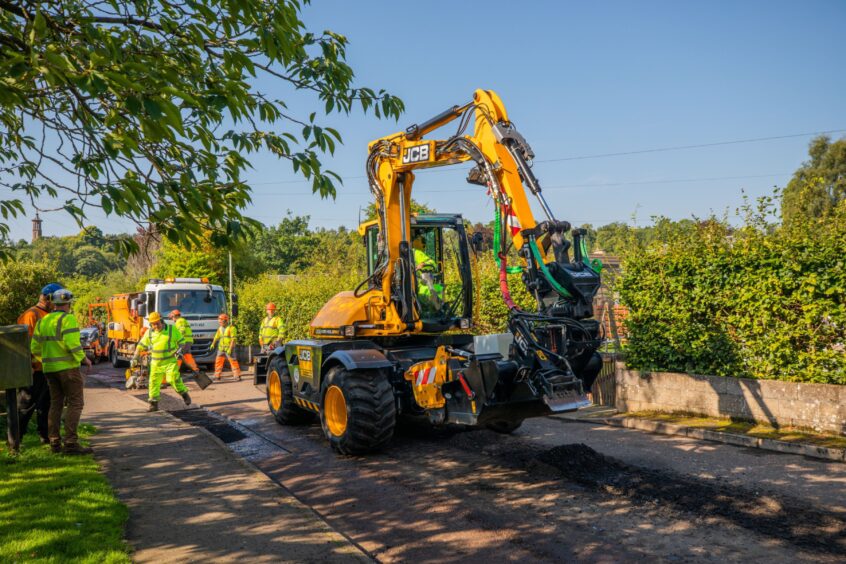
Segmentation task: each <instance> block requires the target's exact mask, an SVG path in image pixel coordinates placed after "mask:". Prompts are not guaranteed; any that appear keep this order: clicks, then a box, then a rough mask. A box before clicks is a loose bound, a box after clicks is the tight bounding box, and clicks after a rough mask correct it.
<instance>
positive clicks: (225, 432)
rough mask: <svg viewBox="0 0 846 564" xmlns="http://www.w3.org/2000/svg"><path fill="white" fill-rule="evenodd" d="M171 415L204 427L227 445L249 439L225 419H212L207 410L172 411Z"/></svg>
mask: <svg viewBox="0 0 846 564" xmlns="http://www.w3.org/2000/svg"><path fill="white" fill-rule="evenodd" d="M170 414H171V415H173V416H175V417H178V418H179V419H181V420H182V421H185V422H186V423H189V424H191V425H193V426H195V427H202V428H203V429H206V430H208V432H209V433H211V434H212V435H214V436H215V437H217V438H218V439H220V440H221V441H223V442H224V443H226V444H229V443H234V442H237V441H240V440H243V439H246V438H247V435H245V434H244V433H242V432H241V431H239V430H238V429H236V428H235V427H233V426H232V425H230V424H229V423H227V422H226V420H224V419H220V418H217V417H212V416H211V415H209V412H208V411H206V410H205V409H181V410H179V411H171V412H170Z"/></svg>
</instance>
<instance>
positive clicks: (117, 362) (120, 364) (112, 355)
mask: <svg viewBox="0 0 846 564" xmlns="http://www.w3.org/2000/svg"><path fill="white" fill-rule="evenodd" d="M109 360H111V361H112V366H114V367H115V368H126V367H127V366H129V363H128V362H126V361H125V360H121V359H120V358H118V353H117V347H115V346H112V347H111V348H110V349H109Z"/></svg>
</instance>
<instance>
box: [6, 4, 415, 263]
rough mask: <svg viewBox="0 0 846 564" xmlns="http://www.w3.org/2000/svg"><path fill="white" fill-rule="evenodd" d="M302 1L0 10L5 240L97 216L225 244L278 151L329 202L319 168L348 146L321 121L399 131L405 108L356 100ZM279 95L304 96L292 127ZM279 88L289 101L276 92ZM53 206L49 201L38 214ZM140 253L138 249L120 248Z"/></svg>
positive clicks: (340, 60) (383, 98) (187, 239)
mask: <svg viewBox="0 0 846 564" xmlns="http://www.w3.org/2000/svg"><path fill="white" fill-rule="evenodd" d="M302 8H303V4H302V3H301V2H299V1H297V0H281V1H276V2H266V1H263V0H181V1H168V0H157V1H153V0H134V1H133V0H122V1H118V0H103V1H98V0H87V1H80V0H76V1H74V0H64V1H57V2H56V1H54V2H33V1H23V2H10V1H5V0H0V46H2V50H0V127H2V129H0V187H3V188H6V189H8V190H11V191H12V197H11V198H8V199H4V200H0V214H2V216H3V222H0V237H3V238H5V237H6V236H8V233H9V227H8V225H7V224H6V223H5V222H6V221H8V220H9V219H10V218H13V217H16V216H18V215H20V214H23V213H24V210H25V207H24V202H28V203H29V204H30V205H31V206H32V207H33V208H35V209H36V210H39V211H48V210H51V209H58V210H64V211H65V212H67V213H69V214H70V215H71V216H72V217H73V218H74V219H75V220H76V221H77V223H79V224H80V226H81V225H82V224H83V221H84V220H85V218H86V214H87V213H89V212H90V211H91V210H94V209H100V210H102V211H103V212H105V213H106V214H107V215H116V216H120V217H123V218H128V219H130V220H132V221H134V222H135V223H136V224H138V225H139V226H142V227H144V228H145V229H148V230H150V231H151V232H154V233H158V234H161V235H163V236H165V237H166V238H167V239H168V240H170V241H171V242H173V243H178V244H181V245H187V246H193V245H198V244H200V243H201V242H202V241H203V240H204V238H206V237H209V236H210V238H211V241H212V243H213V244H215V245H218V246H226V245H230V244H231V243H233V242H234V241H236V240H239V239H241V238H242V237H243V236H244V235H246V234H248V233H249V232H251V231H253V230H254V229H255V228H256V227H257V225H258V223H257V222H256V221H255V220H252V219H250V218H248V217H246V216H245V215H244V213H243V212H244V210H245V208H246V207H247V206H248V205H249V204H250V203H251V198H250V186H249V183H248V182H247V181H246V180H245V179H244V173H245V171H246V170H247V169H249V167H250V162H249V157H250V155H253V154H255V153H257V152H259V151H270V152H271V153H272V154H274V155H276V156H277V157H278V158H280V159H285V160H287V161H289V162H290V163H291V166H292V167H293V170H294V171H295V172H296V173H298V174H301V175H302V176H303V177H305V178H306V179H309V180H311V183H312V191H313V192H314V193H315V194H318V195H320V196H321V197H333V196H334V195H335V193H336V190H337V186H338V185H339V184H340V183H341V179H340V177H339V176H338V175H337V174H335V173H334V172H332V171H331V170H327V169H326V168H325V167H324V166H323V164H322V163H321V161H320V157H321V155H325V154H327V153H328V154H332V153H333V152H334V151H335V148H336V146H337V144H338V143H340V142H341V141H342V139H341V135H340V133H339V132H338V131H336V130H334V129H332V128H330V127H323V126H321V125H320V124H319V123H318V121H317V120H318V113H320V114H321V115H327V114H330V113H332V112H341V113H349V112H351V111H353V110H354V109H356V108H360V109H361V110H363V111H365V112H367V111H373V112H374V114H375V115H376V117H392V118H394V119H396V118H398V117H399V115H400V113H401V112H402V111H403V104H402V102H401V101H400V100H399V99H398V98H396V97H394V96H392V95H390V94H388V93H386V92H385V91H383V90H378V91H376V90H374V89H371V88H366V87H356V86H354V73H353V70H352V69H351V68H350V66H349V65H348V64H347V63H346V47H347V39H346V38H345V37H344V36H343V35H340V34H338V33H335V32H332V31H328V30H327V31H324V32H322V33H313V32H311V31H309V30H307V29H306V27H305V24H304V23H303V22H302V20H301V18H300V15H301V11H302ZM259 79H268V81H269V83H271V84H272V85H273V91H274V92H279V91H283V90H284V88H287V89H288V91H293V90H303V91H308V92H310V93H312V94H313V95H314V96H315V103H316V104H319V107H320V112H317V111H315V112H311V113H310V115H308V116H295V115H292V114H291V113H290V112H289V111H288V108H287V107H286V104H285V101H284V100H281V99H277V98H273V97H271V96H269V95H268V94H267V93H266V92H261V91H259V90H257V88H256V87H255V83H256V82H257V81H258V80H259ZM281 85H284V88H283V87H282V86H281ZM45 201H46V202H49V203H47V204H45ZM122 244H123V247H124V249H125V250H134V249H135V248H136V247H137V244H136V243H135V242H134V241H133V239H132V238H129V237H128V238H126V239H124V240H123V242H122Z"/></svg>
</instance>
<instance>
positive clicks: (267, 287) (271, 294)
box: [236, 272, 360, 344]
mask: <svg viewBox="0 0 846 564" xmlns="http://www.w3.org/2000/svg"><path fill="white" fill-rule="evenodd" d="M359 281H360V280H359V278H358V276H356V274H355V273H351V274H348V275H346V276H332V275H329V274H327V273H322V272H308V273H303V274H298V275H295V276H291V277H290V278H286V279H284V280H280V279H279V278H277V277H276V276H263V277H261V278H258V279H255V280H251V281H249V282H245V283H244V284H242V285H241V286H240V287H239V290H238V292H239V294H238V298H239V310H240V311H239V314H238V319H237V321H236V324H237V327H238V331H239V335H240V337H239V341H240V342H241V343H244V344H247V343H253V344H256V343H258V331H259V327H260V326H261V320H262V319H263V318H264V316H265V312H264V308H265V306H266V305H267V302H273V303H275V304H276V307H277V313H278V314H279V315H280V316H281V317H282V320H283V321H284V323H285V329H284V339H283V340H285V341H290V340H292V339H303V338H306V337H308V326H309V323H310V322H311V320H312V318H313V317H314V316H315V314H316V313H317V312H318V311H319V310H320V308H321V307H323V305H324V304H325V303H326V302H327V301H329V299H330V298H331V297H332V296H334V295H335V294H337V293H338V292H341V291H343V290H351V289H353V288H354V287H355V286H356V284H357V283H358V282H359Z"/></svg>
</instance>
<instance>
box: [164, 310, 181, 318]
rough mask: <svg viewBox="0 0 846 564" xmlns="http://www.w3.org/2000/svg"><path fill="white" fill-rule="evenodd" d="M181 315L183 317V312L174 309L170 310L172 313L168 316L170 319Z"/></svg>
mask: <svg viewBox="0 0 846 564" xmlns="http://www.w3.org/2000/svg"><path fill="white" fill-rule="evenodd" d="M179 315H182V312H181V311H179V310H178V309H172V310H170V313H168V314H167V316H168V317H177V316H179Z"/></svg>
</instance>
